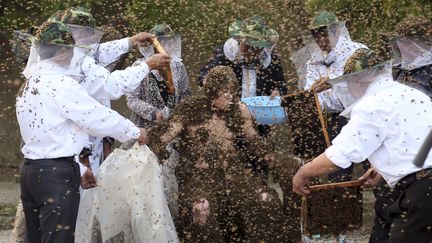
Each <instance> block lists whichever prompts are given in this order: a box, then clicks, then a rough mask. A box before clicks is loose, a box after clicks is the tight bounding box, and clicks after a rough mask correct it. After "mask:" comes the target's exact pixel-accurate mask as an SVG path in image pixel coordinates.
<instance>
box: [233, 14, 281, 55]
mask: <svg viewBox="0 0 432 243" xmlns="http://www.w3.org/2000/svg"><path fill="white" fill-rule="evenodd" d="M228 33H229V35H230V36H231V37H233V38H234V39H236V40H237V41H239V42H242V43H245V44H246V45H248V46H253V47H258V48H265V47H271V46H272V45H274V44H276V43H277V41H278V39H279V35H278V33H277V32H276V31H275V30H274V29H271V28H269V27H267V26H266V23H265V21H264V19H262V18H261V17H259V16H253V17H250V18H247V19H245V20H243V21H240V20H237V21H235V22H233V23H232V24H231V25H230V26H229V28H228Z"/></svg>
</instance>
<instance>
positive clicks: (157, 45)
mask: <svg viewBox="0 0 432 243" xmlns="http://www.w3.org/2000/svg"><path fill="white" fill-rule="evenodd" d="M151 42H152V45H153V46H154V48H155V49H156V51H157V52H158V53H162V54H167V53H166V51H165V50H164V49H163V47H162V45H161V44H160V43H159V41H158V40H157V38H156V37H153V38H151ZM164 74H165V75H163V76H164V77H165V82H166V84H167V87H168V93H169V94H175V86H174V81H173V76H172V72H171V67H170V66H168V67H167V68H166V71H165V72H164Z"/></svg>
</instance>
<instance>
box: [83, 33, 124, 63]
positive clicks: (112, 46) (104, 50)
mask: <svg viewBox="0 0 432 243" xmlns="http://www.w3.org/2000/svg"><path fill="white" fill-rule="evenodd" d="M129 50H130V43H129V38H128V37H127V38H123V39H120V40H114V41H109V42H105V43H101V44H99V45H97V47H96V48H95V51H94V52H92V53H91V55H92V56H93V58H94V59H95V60H97V61H98V62H99V64H100V65H101V66H103V67H105V66H107V65H109V64H111V63H113V62H114V61H116V60H117V59H118V58H119V57H120V56H121V55H122V54H124V53H127V52H129Z"/></svg>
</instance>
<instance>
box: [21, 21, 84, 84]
mask: <svg viewBox="0 0 432 243" xmlns="http://www.w3.org/2000/svg"><path fill="white" fill-rule="evenodd" d="M74 48H80V49H82V50H83V52H85V50H86V49H88V48H87V47H85V46H80V45H77V44H76V43H75V40H74V39H73V37H72V33H71V31H70V29H69V28H68V27H67V26H66V25H64V24H63V23H60V22H45V23H44V24H42V25H41V26H40V28H39V30H38V32H37V33H36V37H35V38H34V39H33V41H32V45H31V49H30V56H29V60H28V61H27V66H26V68H25V69H24V71H23V75H24V76H25V77H26V78H30V77H31V76H35V75H49V74H57V75H58V74H61V75H68V76H80V75H81V74H80V71H81V69H77V68H73V67H71V61H72V58H73V57H74Z"/></svg>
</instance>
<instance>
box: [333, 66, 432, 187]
mask: <svg viewBox="0 0 432 243" xmlns="http://www.w3.org/2000/svg"><path fill="white" fill-rule="evenodd" d="M431 129H432V102H431V100H430V98H429V97H428V96H427V95H425V94H424V93H422V92H420V91H418V90H416V89H414V88H411V87H408V86H406V85H403V84H400V83H398V82H395V81H393V78H392V76H391V74H386V75H383V76H380V77H379V78H377V80H375V81H374V82H373V83H372V84H371V85H370V86H369V87H368V89H367V91H366V94H365V95H364V96H363V97H362V98H361V100H359V101H358V103H357V104H356V105H355V106H354V107H353V109H352V111H351V119H350V121H349V122H348V124H347V125H346V126H344V127H343V128H342V131H341V132H340V134H339V135H338V136H337V137H336V138H335V139H334V140H333V141H332V146H330V147H329V148H327V150H326V151H325V154H326V156H327V157H328V158H329V159H330V160H331V161H332V162H333V163H334V164H335V165H337V166H339V167H341V168H347V167H349V166H350V165H351V162H354V163H360V162H362V161H364V160H365V159H369V161H370V162H371V164H372V165H373V166H374V168H375V169H376V170H377V171H378V172H379V173H380V174H381V175H382V176H383V178H384V179H385V180H386V181H387V183H388V184H389V185H390V186H392V187H393V186H395V185H396V183H397V182H398V181H399V180H400V179H402V178H403V177H405V176H407V175H409V174H411V173H414V172H417V171H419V170H420V168H417V167H416V166H415V165H414V164H413V163H412V162H413V159H414V157H415V155H416V154H417V152H418V150H419V148H420V146H421V144H422V143H423V141H424V139H425V137H426V135H427V134H428V132H429V131H430V130H431ZM431 167H432V155H429V156H428V157H427V160H426V162H425V164H424V168H431Z"/></svg>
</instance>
